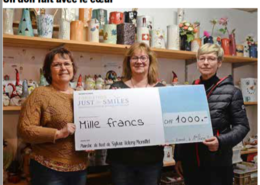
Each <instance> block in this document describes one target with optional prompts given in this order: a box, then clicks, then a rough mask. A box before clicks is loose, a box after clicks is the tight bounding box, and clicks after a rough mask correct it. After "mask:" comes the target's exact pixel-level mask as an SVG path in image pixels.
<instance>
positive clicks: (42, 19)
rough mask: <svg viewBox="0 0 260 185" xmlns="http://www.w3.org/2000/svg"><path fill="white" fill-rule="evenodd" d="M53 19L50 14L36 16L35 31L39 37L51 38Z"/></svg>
mask: <svg viewBox="0 0 260 185" xmlns="http://www.w3.org/2000/svg"><path fill="white" fill-rule="evenodd" d="M53 18H54V17H53V15H50V14H41V15H37V30H38V36H39V37H44V38H52V33H53Z"/></svg>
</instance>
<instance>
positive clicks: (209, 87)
mask: <svg viewBox="0 0 260 185" xmlns="http://www.w3.org/2000/svg"><path fill="white" fill-rule="evenodd" d="M223 57H224V56H223V50H222V48H221V47H220V46H218V45H216V44H205V45H203V46H202V47H201V48H200V49H199V50H198V52H197V68H198V70H199V72H200V73H201V76H200V79H198V80H195V82H194V84H195V85H196V84H201V85H204V87H205V90H206V94H207V98H208V103H209V109H210V116H211V122H212V128H213V135H214V136H213V137H212V138H209V139H206V140H205V141H204V142H203V143H193V144H181V145H176V148H175V160H176V162H177V163H176V170H177V172H178V173H179V174H180V175H181V176H183V177H184V180H185V184H186V185H198V184H200V185H213V184H214V185H232V184H233V167H232V148H233V147H234V146H235V145H237V144H238V143H239V142H241V141H242V140H243V138H244V137H245V136H246V134H247V133H248V131H249V124H248V120H247V115H246V110H245V106H244V103H243V97H242V93H241V91H240V90H239V89H238V88H236V87H234V83H233V79H232V77H231V76H228V77H224V78H221V79H220V78H219V77H218V76H217V71H218V69H219V68H220V67H221V65H222V61H223Z"/></svg>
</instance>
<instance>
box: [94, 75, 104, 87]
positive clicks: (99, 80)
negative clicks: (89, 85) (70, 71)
mask: <svg viewBox="0 0 260 185" xmlns="http://www.w3.org/2000/svg"><path fill="white" fill-rule="evenodd" d="M104 84H105V83H104V80H103V79H102V78H101V76H99V77H98V78H97V79H96V89H99V90H100V89H103V88H104Z"/></svg>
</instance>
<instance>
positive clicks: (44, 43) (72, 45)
mask: <svg viewBox="0 0 260 185" xmlns="http://www.w3.org/2000/svg"><path fill="white" fill-rule="evenodd" d="M3 45H4V46H9V47H27V48H41V49H53V48H57V47H60V46H64V47H67V48H68V49H70V50H71V51H81V52H91V53H101V54H115V55H124V54H125V52H126V50H127V49H128V48H129V47H130V46H129V45H121V44H104V43H94V42H87V41H73V40H61V39H49V38H40V37H27V36H21V35H7V34H4V35H3ZM152 50H153V51H154V52H155V53H156V55H157V57H158V58H168V59H181V60H194V59H196V53H195V52H191V51H179V50H167V49H157V48H152ZM224 62H229V63H257V58H248V57H236V56H225V57H224Z"/></svg>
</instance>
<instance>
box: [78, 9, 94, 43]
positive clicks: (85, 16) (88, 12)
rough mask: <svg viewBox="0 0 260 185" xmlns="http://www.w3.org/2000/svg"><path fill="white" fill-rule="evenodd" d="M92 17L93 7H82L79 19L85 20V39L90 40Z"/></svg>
mask: <svg viewBox="0 0 260 185" xmlns="http://www.w3.org/2000/svg"><path fill="white" fill-rule="evenodd" d="M91 17H92V8H80V9H79V20H81V21H82V22H83V40H84V41H88V26H89V25H88V23H89V21H90V20H91Z"/></svg>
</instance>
